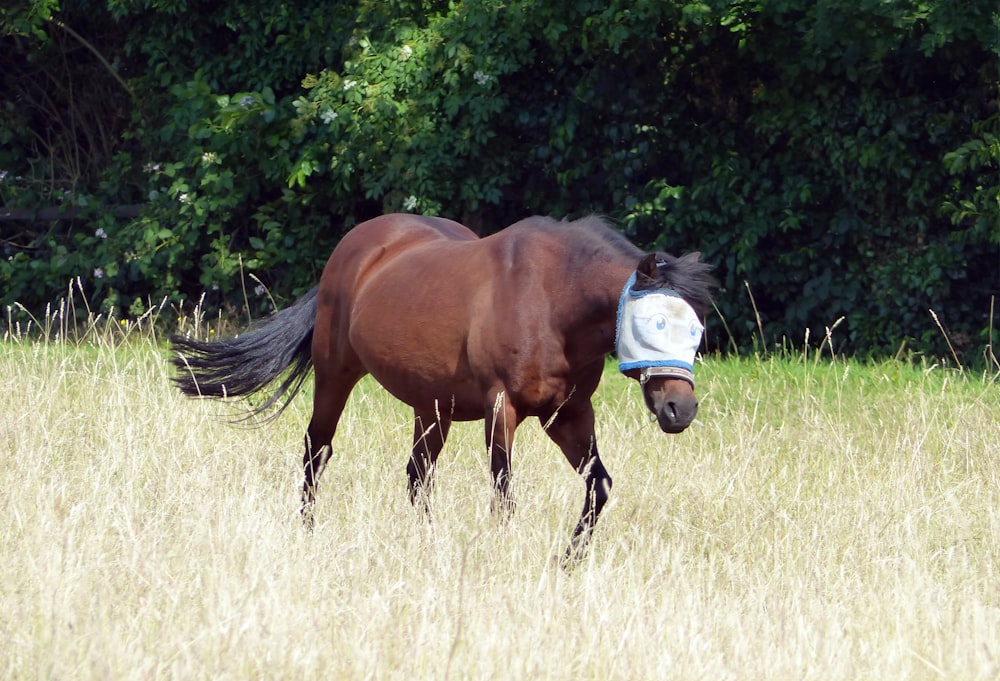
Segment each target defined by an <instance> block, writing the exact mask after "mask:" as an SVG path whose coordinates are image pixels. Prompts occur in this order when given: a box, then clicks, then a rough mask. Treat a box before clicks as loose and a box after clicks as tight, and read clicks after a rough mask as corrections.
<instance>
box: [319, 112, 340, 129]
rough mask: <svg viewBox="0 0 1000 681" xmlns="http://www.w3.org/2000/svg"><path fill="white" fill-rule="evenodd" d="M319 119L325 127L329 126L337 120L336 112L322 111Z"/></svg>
mask: <svg viewBox="0 0 1000 681" xmlns="http://www.w3.org/2000/svg"><path fill="white" fill-rule="evenodd" d="M319 118H320V120H321V121H323V122H324V123H326V124H327V125H330V124H331V123H333V122H334V121H335V120H337V112H336V111H334V110H333V109H324V110H323V113H321V114H320V115H319Z"/></svg>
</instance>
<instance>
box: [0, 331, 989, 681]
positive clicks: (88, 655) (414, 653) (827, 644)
mask: <svg viewBox="0 0 1000 681" xmlns="http://www.w3.org/2000/svg"><path fill="white" fill-rule="evenodd" d="M113 328H115V331H114V332H113V334H117V335H109V334H112V332H111V331H108V330H106V331H105V334H104V335H103V336H99V339H98V341H97V342H94V343H82V344H79V345H72V344H65V343H48V344H43V343H27V342H17V341H11V340H8V341H6V342H3V343H2V344H0V376H3V390H2V391H0V489H2V490H3V494H2V495H0V541H2V545H3V547H4V549H3V554H2V558H0V650H2V651H3V652H2V653H0V676H2V677H3V678H9V679H29V678H30V679H36V678H59V679H70V678H72V679H94V678H115V679H126V678H142V679H148V678H183V679H199V678H237V679H239V678H289V679H335V678H378V679H414V678H453V679H464V678H477V679H478V678H495V679H523V678H553V679H671V678H693V677H708V678H713V679H719V678H734V679H745V678H821V679H830V678H939V677H944V678H982V677H985V678H995V677H997V676H998V674H1000V586H998V585H1000V456H998V452H997V443H998V442H1000V418H998V416H1000V396H998V390H1000V387H998V386H997V385H996V384H995V383H994V382H993V379H992V378H991V377H990V376H976V375H970V374H959V373H956V372H954V371H948V370H944V369H941V368H935V367H931V366H911V365H908V364H904V363H900V362H886V363H879V364H863V363H861V364H856V363H851V362H844V361H840V360H838V361H830V360H829V359H828V358H823V359H819V360H817V359H815V358H813V357H785V358H766V359H746V358H744V359H733V358H708V359H707V360H706V361H705V362H704V363H703V364H702V365H700V366H699V368H698V381H699V386H698V392H699V395H700V398H701V410H700V414H699V419H698V421H697V422H696V423H695V424H694V425H693V426H692V427H691V428H690V429H689V430H688V431H687V432H685V433H684V434H681V435H678V436H665V435H663V434H662V433H661V432H660V431H659V429H658V428H657V427H656V425H655V424H654V423H651V422H650V421H649V420H648V419H647V417H646V415H645V412H644V408H643V406H642V403H641V398H640V396H639V388H638V386H637V385H636V384H635V383H632V382H630V381H628V380H627V379H624V378H622V377H621V376H618V375H617V374H615V373H614V372H613V371H609V372H608V374H607V375H606V377H605V380H604V383H603V385H602V388H601V390H600V392H599V393H598V395H597V396H596V406H597V411H598V438H599V445H600V447H601V451H602V457H603V459H604V460H605V463H606V465H607V467H608V468H609V470H610V472H611V474H612V476H613V477H614V479H615V488H614V491H613V493H612V502H611V503H610V504H609V506H608V508H607V509H606V511H605V515H604V516H603V517H602V519H601V523H600V524H599V526H598V530H597V533H596V535H595V539H594V544H593V550H592V552H591V553H590V555H589V556H588V558H587V559H586V560H585V561H584V562H583V563H582V564H581V565H580V566H579V567H578V568H577V569H576V570H575V571H574V572H572V573H571V574H567V573H565V572H563V571H561V570H560V569H559V568H558V567H557V566H556V565H555V563H554V562H553V560H552V559H553V557H554V556H556V555H559V554H560V553H561V551H562V550H563V548H564V547H565V544H566V541H567V539H568V537H569V532H570V530H571V528H572V526H573V524H574V523H575V521H576V518H577V515H578V513H579V510H580V507H581V505H582V502H583V485H582V482H581V481H580V479H579V477H578V476H577V475H576V474H575V473H573V472H572V471H571V470H570V469H569V466H568V465H567V464H566V463H565V461H564V460H563V459H562V456H561V454H560V453H559V452H558V450H557V449H556V448H555V447H554V446H553V445H551V443H549V442H548V440H547V438H546V437H545V436H544V433H543V432H542V431H541V428H540V427H539V426H538V425H537V424H536V423H534V422H531V423H527V424H525V425H524V426H522V428H521V430H519V432H518V442H517V450H516V452H515V459H514V467H515V468H514V470H515V479H514V492H515V496H516V499H517V502H518V508H517V511H516V514H515V516H514V518H513V520H512V521H511V522H510V523H508V524H506V525H501V524H499V523H498V522H497V521H496V520H495V518H493V517H492V516H491V515H490V513H489V506H490V485H489V472H488V465H487V461H486V456H485V452H484V448H483V444H482V442H481V439H482V435H481V433H482V426H481V424H480V423H474V424H456V426H455V427H454V429H453V431H452V436H451V438H450V440H449V443H448V446H447V448H446V449H445V451H444V453H443V454H442V457H441V461H440V465H439V467H438V471H437V478H436V483H437V484H436V487H435V490H434V498H433V511H434V521H433V523H431V524H426V523H424V522H422V521H421V520H420V518H419V517H418V515H417V514H416V513H415V512H414V511H413V510H412V509H411V508H410V506H409V503H408V500H407V495H406V476H405V464H406V457H407V450H408V440H409V436H410V432H411V428H412V425H411V423H410V420H409V413H408V411H407V410H406V409H405V408H404V407H403V406H402V405H400V404H398V403H396V402H395V401H394V400H392V399H391V398H390V397H389V396H387V395H386V394H385V393H384V391H382V390H381V389H379V388H378V386H377V385H376V384H374V383H373V382H370V381H365V382H363V383H362V384H361V385H360V386H359V387H358V389H357V390H356V393H355V394H354V396H353V397H352V400H351V403H350V405H349V408H348V412H347V414H346V415H345V418H344V420H343V421H342V425H341V428H340V431H339V433H338V436H337V440H336V441H335V445H336V450H335V455H334V458H333V461H332V462H331V464H330V466H329V468H328V469H327V471H326V473H325V476H324V478H323V480H322V484H321V487H320V491H319V503H318V506H317V527H316V529H315V531H314V532H313V533H312V534H309V533H307V532H305V531H304V530H303V529H302V528H301V526H300V523H299V518H298V492H299V485H300V475H301V470H300V466H301V463H300V460H301V447H302V445H301V441H302V435H303V431H304V427H305V424H306V422H307V420H308V416H309V399H308V395H302V396H300V397H299V398H298V399H297V400H296V402H295V403H293V406H292V407H291V408H290V409H289V411H288V412H286V413H285V414H284V415H283V416H282V417H281V419H280V420H278V421H275V422H273V423H270V424H266V425H263V426H261V427H258V428H251V429H247V428H240V427H234V426H231V425H228V424H227V423H226V422H225V421H224V420H222V419H220V418H219V416H220V415H225V414H228V413H231V408H230V407H226V406H224V405H220V404H218V403H212V402H198V401H191V400H185V399H183V398H182V397H181V396H180V395H179V394H177V393H176V391H174V390H173V389H172V388H171V386H170V384H169V380H168V378H169V371H168V368H167V366H166V363H165V358H166V353H165V352H164V351H163V350H162V349H161V348H160V347H159V346H158V345H157V343H156V340H155V338H153V337H151V336H149V335H143V334H141V333H138V334H136V335H134V336H132V337H131V341H130V342H128V343H126V344H124V345H122V344H121V343H120V341H119V340H118V339H119V338H120V337H121V336H122V335H127V331H128V330H127V329H126V333H122V332H121V330H120V329H118V328H117V327H113Z"/></svg>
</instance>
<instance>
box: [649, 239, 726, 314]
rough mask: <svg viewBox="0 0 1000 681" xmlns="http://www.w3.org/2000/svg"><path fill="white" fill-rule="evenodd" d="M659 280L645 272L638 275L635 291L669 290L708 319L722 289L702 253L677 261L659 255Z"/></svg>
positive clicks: (665, 254) (676, 258)
mask: <svg viewBox="0 0 1000 681" xmlns="http://www.w3.org/2000/svg"><path fill="white" fill-rule="evenodd" d="M655 257H656V260H655V276H648V275H646V274H644V273H643V272H642V271H641V270H642V267H641V266H640V271H638V272H637V273H636V281H635V290H637V291H643V290H647V289H656V288H669V289H673V290H674V291H677V293H679V294H680V296H681V298H683V299H684V300H686V301H687V303H688V305H690V306H691V307H693V308H694V310H695V312H697V313H698V316H700V317H704V316H705V315H707V314H708V313H709V311H710V310H711V309H712V290H713V289H715V288H717V287H718V285H719V282H718V280H716V278H715V277H713V276H712V266H711V265H709V264H708V263H707V262H703V261H702V260H701V253H698V252H697V251H696V252H694V253H686V254H684V255H682V256H680V257H679V258H678V257H675V256H672V255H670V254H669V253H663V252H657V253H656V255H655Z"/></svg>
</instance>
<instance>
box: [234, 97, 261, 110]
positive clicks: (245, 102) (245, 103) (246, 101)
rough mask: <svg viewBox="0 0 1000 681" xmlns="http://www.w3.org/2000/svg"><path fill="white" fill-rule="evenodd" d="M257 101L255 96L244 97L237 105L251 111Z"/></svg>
mask: <svg viewBox="0 0 1000 681" xmlns="http://www.w3.org/2000/svg"><path fill="white" fill-rule="evenodd" d="M255 101H256V100H255V99H254V98H253V95H244V96H242V97H240V100H239V101H238V102H236V103H237V104H239V105H240V106H242V107H243V108H244V109H249V108H250V107H251V106H253V105H254V102H255Z"/></svg>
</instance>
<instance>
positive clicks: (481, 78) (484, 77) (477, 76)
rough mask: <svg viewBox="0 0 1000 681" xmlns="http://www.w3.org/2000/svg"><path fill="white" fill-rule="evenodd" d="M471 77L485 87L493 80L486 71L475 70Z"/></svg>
mask: <svg viewBox="0 0 1000 681" xmlns="http://www.w3.org/2000/svg"><path fill="white" fill-rule="evenodd" d="M472 79H473V80H474V81H476V82H477V83H478V84H479V85H481V86H482V87H486V86H487V85H489V84H490V83H491V82H492V81H493V76H491V75H490V74H488V73H483V72H482V71H476V72H475V73H473V74H472Z"/></svg>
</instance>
